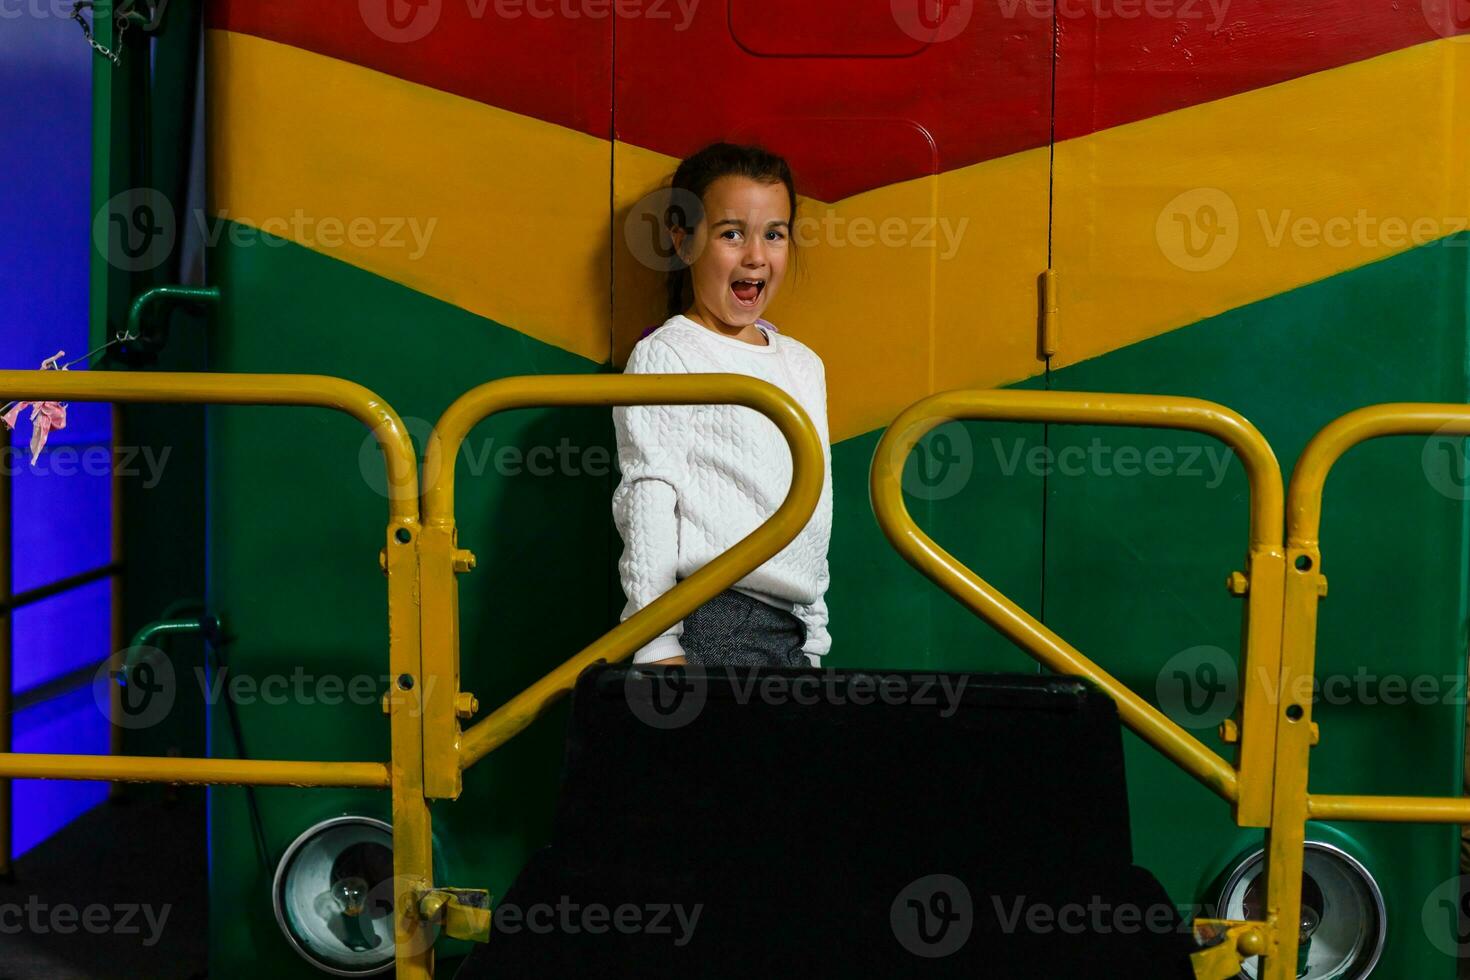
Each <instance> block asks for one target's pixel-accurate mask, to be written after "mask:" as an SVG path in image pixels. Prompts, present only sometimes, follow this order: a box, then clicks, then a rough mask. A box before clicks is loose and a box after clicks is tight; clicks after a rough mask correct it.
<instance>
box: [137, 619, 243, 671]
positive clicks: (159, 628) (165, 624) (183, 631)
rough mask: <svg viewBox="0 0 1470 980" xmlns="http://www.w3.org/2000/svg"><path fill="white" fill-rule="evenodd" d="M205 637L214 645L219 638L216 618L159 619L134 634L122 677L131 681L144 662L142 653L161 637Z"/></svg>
mask: <svg viewBox="0 0 1470 980" xmlns="http://www.w3.org/2000/svg"><path fill="white" fill-rule="evenodd" d="M181 635H182V636H193V635H203V636H204V638H205V639H206V640H207V641H209V642H211V643H213V642H215V640H217V639H218V637H219V620H218V619H216V618H215V617H214V616H193V617H184V618H181V619H158V620H154V621H153V622H151V623H149V624H148V625H146V626H144V627H143V628H142V629H140V630H138V632H136V633H134V634H133V642H132V643H130V644H128V653H127V657H126V658H125V659H124V660H123V667H122V676H123V679H124V680H131V679H132V675H133V669H134V668H135V667H137V666H138V664H140V663H142V661H143V654H142V651H143V650H144V649H145V648H147V647H150V646H152V645H153V641H154V640H155V639H157V638H159V637H167V636H181Z"/></svg>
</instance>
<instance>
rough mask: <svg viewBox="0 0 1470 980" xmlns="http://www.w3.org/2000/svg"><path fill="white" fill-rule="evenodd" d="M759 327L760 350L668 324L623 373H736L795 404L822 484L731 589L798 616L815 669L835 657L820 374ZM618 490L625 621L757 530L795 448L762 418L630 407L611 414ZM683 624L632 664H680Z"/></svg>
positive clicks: (785, 483)
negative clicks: (788, 533) (810, 435)
mask: <svg viewBox="0 0 1470 980" xmlns="http://www.w3.org/2000/svg"><path fill="white" fill-rule="evenodd" d="M767 326H768V325H766V324H765V323H764V321H760V323H759V328H760V330H761V331H762V333H764V334H765V336H766V338H767V340H768V344H767V345H765V346H761V347H757V346H756V345H754V344H749V343H746V342H745V341H742V340H736V339H734V338H732V337H726V336H724V335H723V334H718V333H716V332H714V331H713V330H710V329H708V328H706V327H702V326H700V325H699V324H697V323H695V322H694V321H693V320H690V319H689V318H687V317H684V316H674V317H670V318H669V319H668V320H667V321H665V323H664V325H663V326H661V327H659V328H658V329H657V330H655V331H654V332H653V333H651V334H649V335H648V336H647V337H644V338H643V339H642V340H641V341H639V342H638V344H637V345H636V346H634V348H633V353H632V356H630V357H629V359H628V366H627V368H626V370H625V373H627V374H708V373H731V374H744V375H749V376H750V377H753V378H760V379H761V380H763V381H768V382H770V383H771V384H773V385H775V386H777V387H778V388H781V389H783V390H784V391H786V392H787V393H788V394H790V395H791V396H792V397H794V398H795V399H796V400H797V402H798V403H800V405H801V407H802V408H803V409H805V410H806V412H807V414H808V415H810V416H811V419H812V422H813V423H814V424H815V425H816V427H817V431H818V433H819V434H820V435H821V439H822V456H823V468H824V471H825V472H824V477H823V481H822V495H821V499H820V501H819V502H818V504H817V509H816V511H815V513H813V514H812V518H811V520H810V521H808V522H807V525H806V527H805V528H803V529H802V531H801V533H800V534H798V535H797V536H796V538H795V539H794V540H793V541H791V543H789V544H788V545H787V546H786V547H785V548H783V549H781V551H779V552H777V553H776V554H775V555H774V556H773V557H771V558H770V559H769V560H767V561H766V563H765V564H763V565H761V566H760V567H759V568H757V569H756V570H755V571H753V572H751V573H750V574H749V575H747V576H745V577H744V578H742V579H741V580H740V581H738V582H736V583H735V586H734V588H736V589H738V590H739V591H741V592H744V593H745V594H747V595H750V596H752V597H753V598H756V599H759V600H760V601H762V602H765V603H767V604H769V605H772V606H775V607H776V608H778V609H784V610H786V611H788V612H791V613H794V614H795V615H796V616H797V618H799V619H800V620H801V621H802V623H803V624H804V625H805V626H806V632H807V638H806V643H805V644H803V646H802V650H803V651H804V652H805V653H806V654H807V659H808V660H809V661H810V662H811V663H812V664H813V665H814V666H815V665H818V664H820V659H819V658H820V657H822V656H823V655H825V654H826V653H827V652H828V651H829V650H830V649H831V648H832V638H831V636H830V635H829V634H828V632H827V602H826V592H827V585H828V582H829V581H830V577H829V574H828V568H827V546H828V544H829V542H830V541H831V537H832V448H831V442H830V436H829V434H828V431H827V372H826V368H825V367H824V366H823V364H822V359H821V358H820V357H818V356H817V355H816V354H815V353H814V352H813V351H812V350H811V348H809V347H807V346H806V345H805V344H803V343H801V342H800V341H797V340H793V339H791V338H790V337H786V336H784V335H782V334H780V333H777V332H775V331H774V330H771V329H767ZM613 427H614V429H615V430H616V433H617V442H618V466H619V469H620V470H621V471H622V482H621V483H619V485H618V488H617V490H616V491H615V492H614V494H613V501H612V508H613V519H614V521H615V522H616V523H617V527H618V533H619V534H621V535H622V537H623V556H622V559H621V560H620V561H619V562H618V573H619V575H620V576H621V578H622V583H623V592H624V594H625V595H626V596H627V598H628V602H627V605H626V606H625V607H624V608H623V614H622V618H623V619H625V620H626V619H627V618H628V617H629V616H632V615H633V614H634V613H636V612H637V611H638V610H640V609H642V608H643V607H644V606H646V605H648V604H649V603H651V602H653V601H654V600H655V599H657V598H658V597H659V596H661V595H663V594H664V593H665V592H667V591H668V590H669V589H671V588H673V586H674V584H675V583H676V582H678V581H679V580H681V579H684V578H687V577H689V576H690V575H692V574H694V573H695V572H696V571H698V570H699V569H700V568H702V567H704V566H705V565H706V564H707V563H708V562H709V561H710V560H712V559H714V558H715V557H717V556H718V555H719V554H720V553H721V552H723V551H726V550H728V549H729V548H730V547H731V546H733V545H734V544H736V543H737V542H738V541H739V540H740V539H741V538H743V537H745V536H746V535H747V534H749V533H750V532H751V531H753V530H755V528H756V527H758V526H759V525H760V524H762V523H763V522H765V521H766V520H767V519H768V518H769V517H770V516H771V515H772V514H774V513H775V512H776V509H777V508H778V507H780V505H781V502H782V501H783V500H785V499H786V492H787V490H789V489H790V487H791V449H790V447H789V446H787V444H786V440H785V439H784V438H783V437H782V436H781V433H780V430H778V429H777V428H776V426H775V423H773V422H772V421H771V420H770V419H768V418H766V417H765V416H764V415H761V414H760V413H759V412H757V411H755V410H754V409H751V408H745V407H744V406H740V405H630V406H626V407H624V406H619V407H616V408H614V409H613ZM683 632H684V624H683V623H682V622H679V623H675V624H674V625H673V626H671V627H670V628H669V629H668V630H666V631H665V632H664V633H663V634H661V635H660V636H657V637H654V639H653V640H652V641H651V642H649V643H648V644H647V645H646V646H644V647H643V648H641V649H640V650H639V651H638V652H637V653H636V654H635V655H634V658H633V659H634V662H635V663H648V662H650V661H654V660H663V659H665V658H668V657H676V656H680V655H682V654H683V652H684V650H683V648H682V647H681V646H680V644H679V636H680V635H681V634H682V633H683Z"/></svg>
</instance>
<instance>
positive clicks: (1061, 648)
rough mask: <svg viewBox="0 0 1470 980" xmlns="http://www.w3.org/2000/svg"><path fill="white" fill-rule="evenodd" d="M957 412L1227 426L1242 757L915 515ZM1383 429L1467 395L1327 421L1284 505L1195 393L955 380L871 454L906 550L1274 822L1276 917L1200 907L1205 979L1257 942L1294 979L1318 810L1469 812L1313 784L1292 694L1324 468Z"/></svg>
mask: <svg viewBox="0 0 1470 980" xmlns="http://www.w3.org/2000/svg"><path fill="white" fill-rule="evenodd" d="M950 419H987V420H992V421H1014V422H1050V423H1063V424H1086V425H1116V426H1125V425H1126V426H1143V427H1154V428H1170V429H1189V430H1193V431H1197V432H1202V433H1206V434H1209V435H1212V436H1215V437H1216V438H1218V439H1221V440H1222V441H1224V442H1225V443H1227V444H1228V445H1229V446H1230V447H1231V448H1232V449H1233V450H1234V451H1235V452H1236V454H1237V455H1239V457H1240V459H1241V461H1242V462H1243V463H1244V465H1245V470H1246V475H1247V477H1248V479H1249V481H1250V488H1251V531H1250V548H1249V554H1248V555H1247V571H1246V572H1245V573H1243V574H1242V573H1236V574H1234V575H1232V576H1231V577H1230V580H1229V583H1228V584H1229V587H1230V588H1231V591H1232V592H1234V593H1235V594H1237V595H1244V596H1246V597H1247V600H1248V601H1247V607H1246V613H1245V622H1244V628H1243V630H1242V638H1241V641H1242V656H1241V663H1240V668H1241V673H1242V690H1243V691H1244V695H1245V696H1244V707H1243V716H1242V720H1241V721H1240V722H1239V723H1238V724H1237V723H1236V722H1234V721H1233V720H1232V721H1230V722H1227V723H1226V725H1224V726H1222V734H1225V735H1226V736H1227V740H1235V739H1238V740H1239V741H1240V748H1239V753H1238V760H1237V765H1236V766H1235V767H1231V766H1229V765H1228V764H1227V763H1226V762H1225V761H1224V760H1223V759H1221V758H1220V757H1219V756H1217V755H1216V754H1215V753H1213V752H1211V751H1210V750H1208V749H1207V748H1205V747H1204V746H1203V745H1201V744H1200V743H1199V742H1198V741H1197V740H1195V739H1194V738H1193V737H1192V736H1190V735H1188V734H1187V733H1186V732H1184V731H1183V730H1182V729H1180V728H1179V727H1178V726H1177V725H1175V724H1174V723H1173V722H1171V721H1170V720H1169V719H1168V718H1167V717H1166V716H1164V715H1163V714H1162V713H1161V712H1159V711H1158V710H1157V709H1156V708H1154V707H1153V706H1152V705H1150V704H1148V703H1147V702H1146V701H1145V700H1144V699H1143V698H1141V697H1140V696H1139V695H1138V694H1136V693H1135V692H1134V691H1132V690H1130V689H1128V688H1127V687H1126V686H1124V685H1122V684H1121V683H1119V682H1118V681H1117V680H1115V679H1114V678H1112V677H1111V676H1109V675H1108V674H1107V673H1106V672H1105V671H1104V670H1102V668H1100V667H1099V666H1098V665H1097V664H1095V663H1093V662H1092V661H1090V660H1088V659H1087V658H1086V657H1084V656H1082V655H1081V654H1080V653H1078V652H1077V651H1076V650H1074V649H1073V648H1072V647H1071V646H1069V645H1068V644H1067V643H1066V641H1064V640H1062V639H1061V638H1060V637H1058V636H1057V635H1056V634H1055V633H1053V632H1051V631H1050V630H1049V629H1047V628H1046V627H1045V626H1044V625H1042V624H1041V623H1039V622H1037V621H1036V620H1035V619H1034V618H1032V617H1031V616H1030V615H1028V614H1027V613H1026V612H1025V611H1024V610H1022V609H1021V608H1020V607H1019V606H1017V605H1016V604H1015V603H1014V602H1012V601H1011V600H1010V599H1008V598H1007V597H1006V596H1004V595H1003V594H1001V593H1000V592H999V591H997V590H996V589H995V588H994V587H992V586H991V585H989V584H988V583H986V582H985V581H984V580H983V579H981V578H980V577H979V576H977V575H975V573H974V572H972V571H971V570H970V569H968V568H966V567H965V566H964V565H963V564H961V563H960V562H959V561H958V560H956V559H955V558H954V557H953V556H952V555H950V554H949V553H948V552H946V551H944V549H942V548H940V547H939V546H938V545H937V544H935V543H934V541H933V540H932V539H930V538H929V537H928V536H927V535H925V534H924V533H923V532H922V531H921V530H919V528H918V527H917V526H916V525H915V524H914V523H913V520H912V518H910V517H909V514H908V512H907V510H906V508H905V507H904V504H903V495H902V490H901V487H900V482H899V480H900V474H901V473H902V469H903V464H904V461H905V459H906V458H907V456H908V454H909V452H910V451H911V450H912V449H913V447H914V446H915V445H916V444H917V443H918V441H919V440H920V439H922V438H923V436H924V435H925V433H927V432H928V431H930V430H931V429H933V428H934V427H935V426H937V425H939V424H940V423H941V422H944V421H948V420H950ZM1388 435H1441V436H1470V406H1466V405H1453V404H1391V405H1377V406H1372V407H1369V408H1364V409H1360V410H1358V411H1355V412H1351V413H1349V414H1347V415H1345V416H1343V417H1341V418H1339V419H1337V420H1336V421H1334V422H1332V423H1330V424H1329V425H1327V426H1326V427H1325V428H1324V429H1322V430H1321V431H1320V432H1319V433H1318V434H1317V435H1316V436H1315V437H1314V438H1313V439H1312V441H1311V442H1310V443H1309V444H1308V445H1307V447H1306V449H1305V450H1304V451H1303V453H1302V456H1301V458H1300V459H1299V460H1298V462H1297V466H1296V469H1295V470H1294V472H1293V474H1292V479H1291V485H1290V489H1289V492H1288V493H1287V495H1286V505H1285V514H1284V515H1283V506H1282V494H1281V489H1280V487H1281V475H1280V471H1279V469H1278V468H1277V464H1276V460H1275V456H1274V454H1272V452H1271V449H1270V447H1269V445H1267V443H1266V442H1265V440H1264V439H1263V438H1262V437H1261V435H1260V433H1259V432H1257V431H1256V430H1255V428H1254V427H1252V426H1251V425H1250V423H1249V422H1247V421H1245V419H1243V418H1241V417H1240V416H1239V415H1237V414H1236V413H1234V412H1232V411H1231V410H1229V409H1227V408H1224V407H1222V406H1219V405H1214V404H1211V403H1209V402H1201V401H1196V400H1194V399H1185V398H1168V397H1160V396H1142V395H1113V394H1093V393H1085V392H1024V391H989V390H986V391H953V392H945V393H942V394H938V395H934V396H931V397H929V398H926V399H924V400H922V401H920V402H918V403H916V404H915V405H913V406H912V407H910V408H909V409H908V410H906V411H905V412H904V413H903V414H901V415H900V416H899V417H898V418H897V419H896V420H895V421H894V423H893V424H892V425H891V426H890V427H889V429H888V431H887V432H885V433H884V436H883V438H882V440H881V441H880V442H879V444H878V448H877V451H876V452H875V454H874V458H873V467H872V471H871V474H870V481H871V482H870V487H871V493H872V499H873V509H874V513H875V514H876V516H877V518H878V523H879V526H880V527H882V528H883V531H884V533H885V534H886V535H887V537H888V539H889V541H890V542H892V543H893V545H894V547H895V548H897V549H898V551H899V552H900V553H901V554H902V555H903V556H904V558H905V559H907V560H908V561H909V563H910V564H912V565H913V566H914V567H915V568H917V569H918V570H919V571H921V572H923V573H924V574H925V575H927V576H928V577H929V578H931V579H932V580H933V581H934V582H936V583H937V584H938V585H939V586H940V587H941V588H944V589H945V590H946V591H948V592H949V593H950V594H951V595H953V596H955V598H957V599H958V600H960V602H962V603H963V604H964V605H965V606H967V607H968V608H969V609H971V610H972V611H973V612H975V613H976V614H977V615H979V616H981V617H982V618H983V619H985V620H986V622H988V623H990V624H991V625H992V626H994V627H995V628H996V629H997V630H999V631H1000V632H1001V633H1002V634H1004V635H1005V636H1006V637H1007V638H1009V639H1010V640H1011V641H1012V642H1013V643H1015V644H1016V645H1017V646H1018V647H1020V648H1021V649H1022V650H1023V651H1025V652H1026V653H1028V654H1030V655H1031V656H1032V657H1034V658H1035V659H1036V660H1038V661H1040V662H1041V663H1043V664H1045V665H1046V666H1048V667H1050V668H1051V669H1053V670H1056V671H1059V672H1063V673H1071V674H1080V675H1082V676H1085V677H1088V678H1089V679H1091V680H1092V681H1093V682H1094V683H1096V684H1097V685H1098V686H1099V687H1100V688H1102V689H1103V690H1104V691H1106V692H1107V693H1108V694H1109V695H1110V696H1111V697H1113V699H1114V700H1115V701H1116V702H1117V703H1118V711H1119V715H1120V717H1121V718H1122V719H1123V721H1124V723H1125V724H1127V725H1128V726H1129V727H1130V728H1132V729H1133V730H1134V731H1135V732H1137V733H1138V734H1139V735H1140V736H1142V737H1143V738H1144V739H1145V740H1146V741H1148V742H1149V743H1150V744H1151V745H1153V746H1154V747H1155V748H1157V749H1158V750H1159V751H1161V752H1162V753H1163V754H1164V755H1165V756H1167V757H1168V758H1170V759H1171V760H1173V761H1174V762H1175V764H1177V765H1178V766H1180V768H1182V769H1184V770H1186V771H1187V772H1189V773H1191V774H1192V775H1194V776H1195V778H1196V779H1198V780H1200V781H1201V782H1202V783H1204V784H1205V785H1206V786H1208V787H1210V788H1211V789H1213V790H1214V791H1215V792H1216V793H1218V794H1219V795H1220V796H1222V797H1223V798H1225V799H1226V800H1229V801H1232V802H1233V803H1235V817H1236V822H1237V823H1238V824H1240V825H1241V826H1253V827H1256V826H1263V827H1266V828H1267V829H1266V838H1267V845H1266V870H1265V874H1266V877H1267V899H1266V920H1265V921H1263V922H1222V921H1217V920H1201V921H1199V922H1197V923H1196V927H1197V929H1199V930H1200V931H1202V932H1204V933H1210V934H1213V935H1214V936H1215V937H1216V938H1218V939H1221V940H1223V942H1222V944H1221V945H1220V946H1217V947H1215V948H1212V949H1208V950H1204V951H1202V952H1200V953H1198V954H1196V956H1195V969H1196V973H1197V975H1198V976H1200V977H1201V978H1216V977H1221V978H1223V977H1227V976H1234V974H1235V972H1236V970H1237V968H1238V966H1239V963H1240V960H1241V959H1242V958H1245V957H1250V956H1260V957H1262V964H1261V971H1260V978H1261V980H1294V978H1295V977H1296V975H1297V950H1298V945H1299V942H1300V936H1299V922H1300V916H1301V885H1302V865H1303V855H1304V844H1305V837H1306V824H1307V821H1308V820H1309V819H1315V820H1370V821H1386V822H1412V823H1470V799H1464V798H1459V797H1403V796H1332V795H1322V794H1313V793H1309V792H1308V788H1307V787H1308V781H1309V773H1310V752H1311V747H1312V746H1313V745H1315V744H1316V743H1317V740H1318V732H1317V726H1316V724H1315V723H1314V722H1313V721H1312V705H1311V700H1310V698H1292V697H1287V696H1286V694H1287V692H1301V691H1309V690H1313V689H1314V688H1313V686H1312V683H1311V682H1312V680H1313V679H1314V677H1315V662H1314V661H1315V647H1316V631H1317V604H1318V602H1320V601H1321V599H1322V597H1323V596H1325V595H1326V594H1327V580H1326V578H1325V577H1324V576H1323V575H1322V555H1321V549H1320V545H1319V542H1318V533H1319V529H1320V525H1321V514H1322V492H1323V487H1324V485H1325V483H1326V480H1327V474H1328V472H1329V471H1330V470H1331V468H1332V466H1333V464H1335V463H1336V462H1337V460H1338V459H1340V458H1341V457H1342V455H1343V454H1344V453H1345V452H1346V451H1347V450H1348V449H1350V448H1352V447H1353V446H1355V445H1357V444H1358V443H1360V442H1364V441H1366V440H1368V439H1373V438H1377V437H1380V436H1388ZM1283 516H1284V518H1285V528H1284V531H1285V533H1284V535H1283V533H1282V532H1283V526H1282V525H1283Z"/></svg>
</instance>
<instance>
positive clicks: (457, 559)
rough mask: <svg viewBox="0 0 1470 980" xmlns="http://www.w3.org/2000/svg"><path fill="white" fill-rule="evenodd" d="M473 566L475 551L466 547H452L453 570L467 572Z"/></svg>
mask: <svg viewBox="0 0 1470 980" xmlns="http://www.w3.org/2000/svg"><path fill="white" fill-rule="evenodd" d="M474 567H475V553H474V552H473V551H470V550H469V549H468V548H456V549H454V570H455V571H456V572H461V573H463V572H468V571H471V570H473V569H474Z"/></svg>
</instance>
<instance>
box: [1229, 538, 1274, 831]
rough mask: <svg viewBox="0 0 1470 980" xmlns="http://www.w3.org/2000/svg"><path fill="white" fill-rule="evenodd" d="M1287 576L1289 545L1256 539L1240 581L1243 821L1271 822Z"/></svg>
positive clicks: (1239, 808)
mask: <svg viewBox="0 0 1470 980" xmlns="http://www.w3.org/2000/svg"><path fill="white" fill-rule="evenodd" d="M1233 578H1234V577H1233V576H1232V591H1234V584H1233ZM1285 578H1286V551H1285V549H1284V548H1283V547H1282V546H1281V544H1280V541H1279V539H1278V540H1277V541H1276V542H1273V543H1269V544H1261V545H1253V546H1252V548H1251V551H1250V556H1249V559H1248V564H1247V565H1246V570H1245V576H1244V581H1243V582H1242V583H1241V584H1242V585H1243V587H1244V588H1245V589H1246V595H1245V612H1244V613H1243V614H1242V622H1241V632H1240V635H1241V647H1240V648H1241V655H1240V692H1241V722H1240V732H1239V738H1240V745H1239V749H1238V751H1237V752H1236V757H1235V768H1236V770H1237V772H1239V774H1240V798H1239V799H1238V800H1237V801H1236V803H1235V822H1236V823H1237V824H1238V825H1240V826H1242V827H1266V826H1269V825H1270V823H1271V799H1272V793H1273V791H1274V785H1273V782H1274V779H1275V768H1276V763H1275V759H1276V708H1277V701H1276V686H1277V683H1278V682H1279V680H1280V673H1281V610H1282V603H1283V602H1284V601H1285V596H1284V592H1285V589H1286V582H1285Z"/></svg>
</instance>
